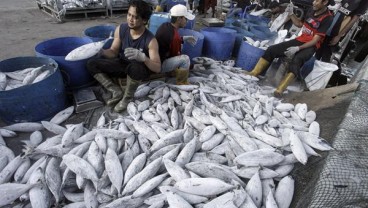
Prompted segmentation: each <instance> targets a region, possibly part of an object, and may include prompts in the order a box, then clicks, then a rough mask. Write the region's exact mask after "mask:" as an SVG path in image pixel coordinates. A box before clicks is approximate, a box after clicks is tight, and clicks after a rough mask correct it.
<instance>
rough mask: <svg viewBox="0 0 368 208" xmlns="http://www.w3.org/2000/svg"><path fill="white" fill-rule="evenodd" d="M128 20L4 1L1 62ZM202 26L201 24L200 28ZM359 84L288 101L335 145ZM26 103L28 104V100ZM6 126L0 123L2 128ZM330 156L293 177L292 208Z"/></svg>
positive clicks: (14, 143)
mask: <svg viewBox="0 0 368 208" xmlns="http://www.w3.org/2000/svg"><path fill="white" fill-rule="evenodd" d="M124 19H125V15H124V14H120V15H114V16H113V17H105V16H98V15H97V16H95V17H93V18H89V19H84V20H78V21H67V22H64V23H58V22H57V21H56V20H55V19H54V18H53V17H51V16H49V15H46V14H45V13H43V12H41V11H40V10H39V9H38V7H37V4H36V0H17V1H14V0H1V1H0V28H1V30H0V31H1V33H0V48H1V49H0V61H1V60H4V59H8V58H13V57H19V56H35V52H34V47H35V45H37V44H38V43H39V42H42V41H45V40H47V39H52V38H58V37H66V36H82V35H83V30H84V29H86V28H88V27H91V26H95V25H99V24H115V25H117V24H119V23H121V22H122V21H123V20H124ZM197 22H198V21H197ZM197 27H201V25H198V24H197V25H196V28H197ZM356 87H357V84H356V83H352V84H348V85H345V86H340V87H334V88H329V89H325V90H318V91H313V92H302V93H289V94H288V95H286V96H285V97H284V101H285V102H290V103H294V104H296V103H306V104H307V105H308V108H309V109H311V110H314V111H316V113H317V121H318V122H319V124H320V126H321V137H322V138H324V139H326V140H327V141H328V142H330V143H332V141H333V138H334V136H335V134H336V132H337V129H338V126H339V124H340V122H341V121H342V119H343V118H344V115H345V112H346V110H347V107H348V106H349V103H350V101H351V99H352V96H353V95H354V91H355V89H356ZM25 102H26V101H25ZM90 117H91V114H87V113H82V114H80V115H76V117H75V118H74V119H76V120H80V121H85V120H88V119H90ZM3 125H5V124H4V123H3V122H1V121H0V127H1V126H3ZM24 136H27V135H22V134H21V135H20V136H19V137H16V138H11V139H7V140H6V142H7V143H8V145H9V146H10V147H12V148H14V149H18V150H19V145H20V142H19V141H20V140H21V138H22V137H23V138H24ZM327 154H328V153H325V152H324V153H322V154H321V155H322V157H312V158H311V159H310V160H309V161H308V163H307V165H305V166H303V165H297V166H296V168H295V169H294V171H293V173H292V175H293V176H294V178H295V181H296V185H295V187H296V191H295V196H294V200H293V204H292V207H296V204H297V202H298V201H300V200H302V199H303V197H305V196H306V195H308V194H310V191H311V189H310V188H311V187H313V182H314V181H315V180H316V179H317V178H318V173H319V171H320V168H321V166H322V165H323V163H324V162H325V158H326V156H327Z"/></svg>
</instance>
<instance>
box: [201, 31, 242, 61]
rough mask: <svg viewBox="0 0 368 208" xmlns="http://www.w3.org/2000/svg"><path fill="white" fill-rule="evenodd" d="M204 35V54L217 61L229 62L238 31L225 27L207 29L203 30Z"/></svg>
mask: <svg viewBox="0 0 368 208" xmlns="http://www.w3.org/2000/svg"><path fill="white" fill-rule="evenodd" d="M201 33H202V34H203V35H204V43H203V50H202V54H203V55H204V56H206V57H209V58H212V59H215V60H219V61H222V60H228V59H230V57H231V54H232V51H233V48H234V43H235V37H236V30H233V29H229V28H224V27H206V28H202V29H201Z"/></svg>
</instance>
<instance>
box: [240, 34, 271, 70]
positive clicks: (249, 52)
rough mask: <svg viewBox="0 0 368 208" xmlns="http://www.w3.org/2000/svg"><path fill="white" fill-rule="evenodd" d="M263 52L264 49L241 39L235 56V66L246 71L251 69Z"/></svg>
mask: <svg viewBox="0 0 368 208" xmlns="http://www.w3.org/2000/svg"><path fill="white" fill-rule="evenodd" d="M264 52H265V51H264V50H262V49H260V48H257V47H254V46H252V45H250V44H249V43H247V42H245V41H243V42H242V43H241V46H240V49H239V53H238V56H237V58H236V62H235V66H238V67H241V68H242V69H244V70H247V71H252V70H253V68H254V67H255V66H256V64H257V62H258V60H259V59H260V58H261V57H262V56H263V54H264Z"/></svg>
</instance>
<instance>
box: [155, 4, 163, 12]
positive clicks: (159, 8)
mask: <svg viewBox="0 0 368 208" xmlns="http://www.w3.org/2000/svg"><path fill="white" fill-rule="evenodd" d="M163 11H164V10H163V9H162V7H161V6H160V5H157V6H156V9H155V12H163Z"/></svg>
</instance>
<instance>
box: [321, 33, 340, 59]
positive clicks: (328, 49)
mask: <svg viewBox="0 0 368 208" xmlns="http://www.w3.org/2000/svg"><path fill="white" fill-rule="evenodd" d="M332 38H333V37H330V36H326V38H325V39H324V40H323V43H322V45H321V47H320V48H319V49H318V50H317V51H316V59H317V60H320V61H323V62H328V63H330V61H331V56H332V52H334V51H337V50H338V45H335V46H330V45H328V44H330V42H331V40H332Z"/></svg>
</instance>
